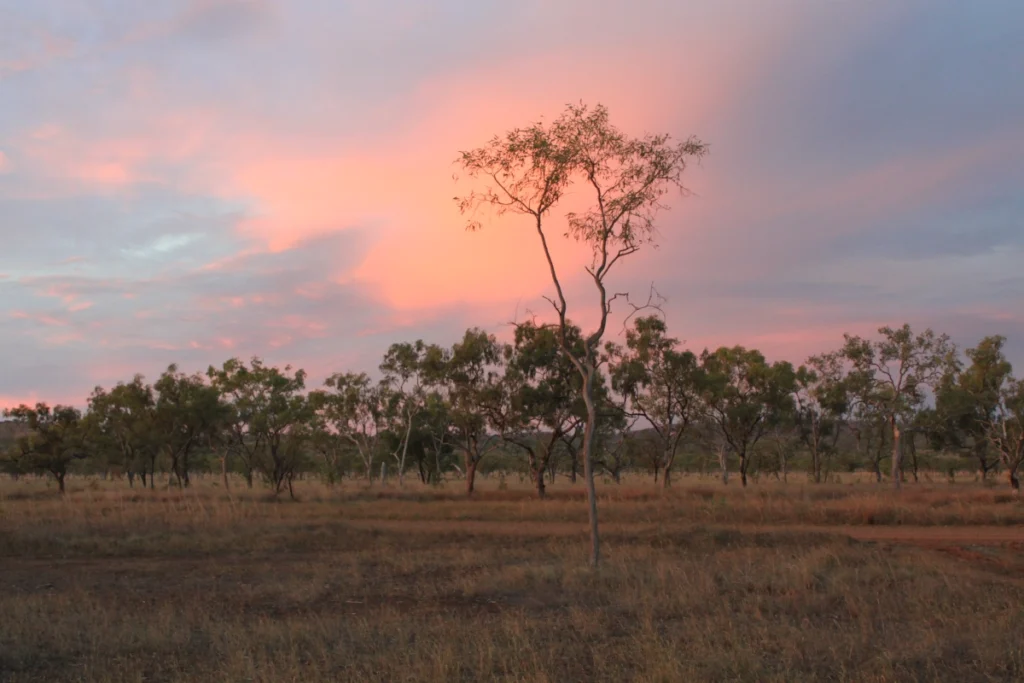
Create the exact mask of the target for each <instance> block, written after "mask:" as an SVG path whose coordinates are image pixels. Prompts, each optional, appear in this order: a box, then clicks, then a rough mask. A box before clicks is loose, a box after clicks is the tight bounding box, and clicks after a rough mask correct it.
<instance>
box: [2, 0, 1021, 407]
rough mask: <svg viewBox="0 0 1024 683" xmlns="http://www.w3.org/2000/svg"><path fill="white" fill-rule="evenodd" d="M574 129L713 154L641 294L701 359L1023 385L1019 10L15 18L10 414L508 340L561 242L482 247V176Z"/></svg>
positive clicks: (242, 0) (321, 1) (475, 6)
mask: <svg viewBox="0 0 1024 683" xmlns="http://www.w3.org/2000/svg"><path fill="white" fill-rule="evenodd" d="M579 101H584V102H587V103H598V102H600V103H603V104H605V105H607V107H608V108H609V110H610V112H611V117H612V120H613V122H615V123H616V124H617V125H618V126H619V127H621V128H622V129H623V130H625V131H627V132H629V133H633V134H642V133H644V132H667V133H672V134H673V135H674V136H677V137H680V138H685V137H687V136H689V135H696V136H698V137H700V138H701V139H703V140H705V141H707V142H708V143H709V144H710V146H711V153H710V155H709V156H708V157H707V158H706V159H705V160H704V161H703V162H702V163H701V164H700V165H699V166H693V167H691V168H690V169H688V170H687V172H686V183H687V185H688V186H689V188H690V189H691V190H692V191H693V195H692V196H690V197H687V198H679V197H673V198H672V200H671V202H670V203H671V207H672V208H671V210H670V211H668V212H665V213H664V214H662V215H661V216H660V221H659V231H660V240H659V241H660V248H659V249H657V250H646V251H642V252H641V253H639V254H637V255H635V256H633V257H631V261H630V262H629V263H628V264H627V265H626V267H625V268H623V270H622V271H620V272H619V273H618V275H617V278H616V279H615V282H614V289H615V290H616V291H619V290H625V289H628V290H631V291H632V292H634V293H635V294H637V295H638V296H640V297H641V298H645V297H646V293H647V291H648V290H649V288H650V287H651V285H652V283H653V284H654V286H655V287H657V289H658V290H659V291H660V292H661V293H662V295H664V296H665V298H666V299H667V303H666V304H665V313H666V315H667V318H668V323H669V327H670V330H671V332H672V333H673V334H674V336H677V337H679V338H680V339H683V340H686V342H687V345H688V346H690V347H691V348H695V349H697V350H699V349H701V348H703V347H705V346H716V345H720V344H737V343H738V344H743V345H747V346H755V347H758V348H761V349H762V350H763V351H765V353H766V354H767V355H768V356H769V357H770V358H772V359H780V358H786V359H789V360H792V361H795V362H800V361H802V360H803V359H804V358H805V357H806V356H807V355H808V354H809V353H812V352H817V351H823V350H828V349H830V348H834V347H836V346H838V345H839V344H840V343H841V341H842V333H843V332H844V331H849V332H852V333H857V334H862V335H869V334H872V333H873V332H874V330H875V329H876V328H877V327H878V326H879V325H882V324H887V323H889V324H901V323H903V322H904V321H908V322H910V323H911V324H913V325H914V326H916V327H924V326H933V327H935V328H936V329H937V330H940V331H945V332H948V333H949V334H950V335H951V336H952V337H953V338H954V340H955V341H956V342H957V343H959V344H961V345H964V346H969V345H971V344H973V343H974V342H976V341H977V340H978V339H979V338H981V337H982V336H984V335H987V334H994V333H1002V334H1005V335H1006V336H1008V337H1009V339H1010V344H1009V347H1010V348H1009V351H1010V356H1011V360H1013V361H1015V363H1016V364H1017V365H1018V370H1019V371H1024V4H1022V3H1021V2H1020V1H1019V0H985V1H984V2H966V1H963V0H897V1H893V2H880V1H879V2H854V1H853V0H848V1H844V0H773V1H766V0H701V1H698V0H688V1H686V2H680V1H678V0H674V1H669V0H665V1H660V2H659V1H655V0H631V1H630V2H603V1H601V0H590V1H588V2H584V1H583V0H560V1H558V2H555V1H549V2H541V1H540V0H521V1H520V2H515V3H509V2H500V3H499V2H487V1H484V0H478V1H473V2H471V1H469V0H461V1H458V2H456V1H452V0H446V1H440V0H438V1H433V2H429V3H428V2H411V1H386V0H380V1H378V2H371V1H369V0H353V1H350V2H344V1H340V0H339V1H328V0H287V2H285V1H284V0H280V1H276V2H275V1H272V0H147V1H146V2H139V1H136V0H93V1H91V2H81V1H79V0H33V1H32V2H28V1H26V0H0V237H2V244H0V406H3V405H10V404H11V403H14V402H19V401H29V400H37V399H41V400H47V401H50V402H70V403H74V404H77V405H82V404H84V399H85V396H86V395H87V394H88V393H89V391H91V389H92V388H93V387H94V386H96V385H97V384H100V385H105V386H109V385H111V384H113V383H115V382H116V381H118V380H125V379H130V377H131V376H132V375H133V374H134V373H135V372H141V373H143V374H145V375H146V376H147V377H148V378H149V379H154V378H155V377H156V376H157V375H158V374H159V373H160V371H161V370H162V369H164V368H165V367H166V366H167V364H169V363H171V362H178V363H179V364H180V365H181V367H182V368H183V369H186V370H200V369H205V368H206V366H207V365H209V364H210V363H220V362H222V361H223V360H225V359H227V358H229V357H231V356H239V357H242V358H247V357H250V356H252V355H258V356H261V357H264V358H265V359H266V360H268V361H269V362H273V363H282V364H283V363H288V362H290V363H292V364H293V365H296V366H299V367H303V368H305V369H306V370H308V371H309V372H310V374H311V381H312V383H313V384H319V383H320V382H321V381H322V380H323V378H324V377H326V376H327V375H328V374H329V373H331V372H334V371H340V370H367V371H372V370H374V369H375V368H376V366H377V364H378V362H379V358H380V355H381V353H382V352H383V350H384V349H385V348H386V347H387V345H388V344H390V343H391V342H393V341H402V340H415V339H418V338H423V339H425V340H427V341H436V342H439V343H444V344H451V343H452V342H454V341H455V340H456V338H457V337H458V336H460V335H461V333H462V331H464V330H465V329H466V327H468V326H474V325H478V326H480V327H483V328H485V329H487V330H490V331H493V332H495V333H496V334H499V335H507V334H508V323H509V321H512V320H514V319H523V318H524V317H525V316H527V315H529V314H530V312H531V311H533V312H538V313H541V312H543V310H544V306H545V305H546V304H544V302H543V299H541V296H542V295H543V294H545V293H546V292H547V291H548V289H549V287H548V285H549V282H548V280H547V279H546V274H545V270H544V267H543V266H544V264H543V263H542V261H541V253H540V252H539V245H538V244H537V241H536V236H535V234H533V233H531V232H530V226H529V225H528V224H527V223H525V222H523V221H521V220H516V219H515V218H511V217H510V218H505V219H501V220H500V221H493V222H489V223H488V224H487V225H486V226H485V229H484V230H483V231H482V232H479V233H467V232H466V231H465V230H464V222H463V219H462V218H461V217H460V216H459V215H458V212H457V209H456V207H455V204H454V203H453V201H452V198H453V196H454V195H456V194H459V193H462V192H466V191H468V190H469V189H470V187H469V186H468V185H466V184H465V182H464V181H460V182H456V181H455V180H454V179H453V174H455V172H456V171H457V169H456V167H455V166H454V165H453V160H454V159H455V157H456V155H457V153H458V151H459V150H462V149H467V148H471V147H474V146H478V145H480V144H483V143H484V142H486V140H487V139H488V138H489V137H490V136H491V135H492V134H494V133H499V132H503V131H505V130H507V129H509V128H511V127H514V126H517V125H525V124H528V123H530V122H532V121H535V120H537V119H539V118H540V117H545V118H547V119H550V118H554V117H555V116H557V115H558V114H559V113H560V112H561V110H562V108H563V107H564V106H565V104H566V103H568V102H579ZM556 234H559V235H560V233H559V232H557V228H556ZM559 239H561V238H559ZM557 256H558V258H559V261H560V263H561V264H562V265H563V267H564V268H565V272H566V273H567V274H568V275H567V281H568V287H569V290H570V292H571V294H572V299H571V301H570V315H573V317H575V318H578V319H580V320H582V321H584V322H587V321H589V320H590V319H591V317H592V313H591V311H592V309H593V308H594V305H595V304H594V300H593V298H592V296H591V291H590V290H589V289H587V287H586V283H585V282H584V280H583V279H582V278H580V277H579V274H580V273H581V272H582V271H580V270H579V268H578V264H579V262H580V254H579V253H578V252H577V251H576V248H575V247H574V245H572V244H569V243H567V242H566V243H560V244H559V247H558V249H557ZM577 311H579V312H578V313H577ZM618 330H619V327H616V328H614V333H613V335H612V337H613V338H615V336H616V335H617V334H618ZM1018 374H1020V373H1018Z"/></svg>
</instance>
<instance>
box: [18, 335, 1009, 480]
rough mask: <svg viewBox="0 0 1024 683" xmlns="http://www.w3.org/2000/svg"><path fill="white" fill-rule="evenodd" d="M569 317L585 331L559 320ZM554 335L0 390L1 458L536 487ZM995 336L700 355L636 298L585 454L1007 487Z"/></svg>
mask: <svg viewBox="0 0 1024 683" xmlns="http://www.w3.org/2000/svg"><path fill="white" fill-rule="evenodd" d="M569 336H570V338H571V339H573V340H577V341H576V342H574V343H579V341H578V340H579V339H580V338H581V332H580V331H579V329H578V328H576V327H574V326H571V325H570V327H569ZM556 337H557V330H556V329H554V328H552V327H547V326H543V325H539V324H534V323H532V322H528V323H525V324H521V325H519V326H518V327H516V329H515V330H514V339H513V340H512V341H511V342H509V343H500V342H498V341H497V340H496V339H495V338H494V336H492V335H489V334H486V333H484V332H482V331H481V330H479V329H471V330H467V332H466V334H465V336H464V337H463V339H462V340H461V341H459V342H457V343H456V344H454V345H453V346H451V347H450V348H446V347H441V346H438V345H434V344H426V343H424V342H422V341H416V342H414V343H399V344H394V345H392V346H391V348H390V349H388V351H387V353H386V354H385V356H384V359H383V361H382V363H381V365H380V373H379V379H371V378H370V377H369V376H368V375H366V374H364V373H352V372H348V373H338V374H335V375H332V376H331V377H330V378H328V379H327V381H326V382H325V383H324V385H323V386H322V387H317V388H312V389H311V388H308V387H307V386H306V374H305V373H304V372H303V371H302V370H294V369H292V368H291V367H288V366H286V367H283V368H278V367H271V366H268V365H266V364H264V363H263V362H262V361H261V360H260V359H258V358H254V359H252V360H251V361H249V362H248V363H246V362H244V361H241V360H238V359H230V360H228V361H226V362H225V363H224V364H223V365H222V366H220V367H210V368H208V370H207V371H206V372H205V373H193V374H187V373H183V372H181V371H180V370H179V369H178V368H176V367H173V366H172V367H170V368H168V369H167V371H165V372H164V373H163V374H162V375H161V376H160V377H158V378H157V379H156V381H155V382H153V383H147V382H146V380H145V378H143V377H141V376H136V377H134V378H132V379H131V380H130V381H128V382H124V383H119V384H117V385H116V386H114V387H110V388H102V387H97V388H96V390H95V391H94V392H93V393H92V394H91V395H90V396H89V397H88V407H87V409H86V410H85V411H84V412H81V411H79V410H78V409H76V408H73V407H69V406H49V405H47V404H45V403H40V404H37V405H35V406H25V405H22V406H18V407H14V408H10V409H8V410H6V411H5V412H4V416H5V418H6V420H7V423H5V427H6V432H5V434H6V436H5V439H6V443H5V444H4V455H3V461H2V462H3V470H4V472H5V473H6V474H7V475H9V476H13V477H26V476H30V475H40V476H45V477H49V478H51V479H52V480H53V482H54V483H55V484H56V486H57V487H58V488H59V489H60V490H61V491H63V490H64V488H65V481H66V477H67V476H68V475H69V474H81V475H92V476H99V477H102V478H117V479H123V480H124V485H125V486H127V487H142V488H151V489H153V488H166V487H168V486H173V487H187V486H189V484H190V482H191V480H192V479H193V478H194V477H196V476H203V477H213V476H220V477H222V478H223V480H224V482H225V485H226V486H229V484H228V477H227V475H229V474H234V475H240V476H241V478H242V479H243V480H244V482H245V485H246V486H247V487H249V488H251V487H253V486H257V485H262V486H266V487H268V488H269V490H270V491H272V492H273V493H274V494H275V495H281V494H284V495H292V496H294V482H295V481H296V479H313V478H317V479H321V480H322V481H323V482H324V483H326V484H329V485H330V484H335V483H337V482H340V481H344V480H355V481H362V482H365V484H366V485H370V486H380V485H388V486H401V485H403V484H404V483H405V481H406V480H407V479H409V478H413V479H418V480H419V481H420V482H422V483H424V484H433V485H452V486H454V485H459V486H463V487H465V490H466V492H467V493H469V494H472V492H473V490H474V486H475V482H476V478H477V477H478V476H481V475H483V476H488V477H497V478H500V479H507V478H517V479H519V480H524V479H527V478H528V479H529V481H530V482H532V485H533V486H534V487H535V489H536V491H537V493H538V495H539V496H540V497H543V496H544V495H545V493H546V491H547V490H548V487H550V486H552V485H554V486H557V485H558V483H559V482H560V481H564V482H567V483H574V482H576V481H577V478H578V477H579V476H580V473H581V472H582V463H581V460H580V458H581V440H582V436H583V426H584V423H585V420H586V410H585V407H584V406H583V402H582V400H581V398H580V386H579V385H580V380H579V376H578V373H576V371H575V369H574V368H573V367H572V366H571V364H570V363H569V362H568V361H567V360H566V357H565V356H564V354H562V353H561V351H560V349H559V345H558V340H557V338H556ZM1003 343H1004V340H1003V338H1001V337H988V338H985V339H983V340H981V341H980V342H979V343H978V344H977V345H976V346H975V347H974V348H971V349H968V350H967V351H966V353H965V354H962V355H961V354H959V353H958V352H957V350H956V349H955V348H954V347H953V346H952V344H951V343H950V342H949V340H948V339H946V338H945V337H944V336H941V335H936V334H934V333H933V332H932V331H931V330H926V331H925V332H923V333H921V334H915V333H914V332H913V331H912V330H911V329H910V328H909V327H907V326H904V327H901V328H896V329H892V328H883V329H882V330H880V331H879V333H878V335H877V336H876V337H874V338H860V337H852V336H847V337H846V339H845V343H843V344H842V345H841V347H839V348H837V349H836V350H834V351H831V352H828V353H824V354H821V355H817V356H814V357H812V358H809V359H807V361H806V362H804V363H803V364H800V365H794V364H792V363H789V362H786V361H776V362H769V361H768V360H766V359H765V357H764V356H763V355H762V354H761V353H760V352H758V351H757V350H756V349H745V348H743V347H738V346H737V347H723V348H719V349H717V350H714V351H710V350H704V351H702V352H700V353H699V354H697V353H694V352H692V351H689V350H685V349H682V348H681V347H680V345H679V343H678V342H677V341H676V340H675V339H673V338H672V337H670V336H669V332H668V330H667V329H666V327H665V324H664V322H663V321H662V319H661V318H659V317H657V316H642V317H637V318H635V319H634V320H633V321H632V323H631V326H630V328H629V330H628V332H627V333H626V334H625V335H624V343H621V344H616V343H608V344H606V345H605V347H604V348H603V352H602V357H601V368H602V371H601V373H600V374H599V376H598V380H597V382H596V386H597V389H596V391H595V396H596V397H597V404H598V410H599V414H600V416H601V423H600V428H599V430H598V432H597V434H598V438H597V439H596V449H595V457H594V463H595V466H596V468H597V470H598V473H599V476H603V477H605V478H607V479H609V480H611V481H619V480H620V479H621V478H622V476H623V475H624V474H627V473H629V474H634V475H639V474H644V475H646V476H650V477H652V478H653V479H654V480H655V481H657V482H659V484H660V485H661V486H663V487H668V486H670V485H671V483H672V479H673V476H674V475H678V474H680V473H689V474H699V475H701V476H707V477H716V478H720V479H721V480H722V481H723V482H726V483H728V482H730V475H732V476H733V477H734V478H736V479H738V481H737V482H736V483H737V484H738V485H741V486H746V485H747V484H748V483H749V482H750V481H752V480H755V481H756V480H759V479H763V478H771V479H773V480H781V481H786V480H788V479H789V478H790V477H791V476H793V475H797V476H801V475H803V476H806V477H807V480H809V481H811V482H814V483H822V482H827V481H829V480H830V479H836V478H841V477H842V475H844V474H849V473H852V472H856V471H862V472H869V473H870V474H871V476H872V477H874V478H875V479H876V480H877V481H878V482H879V483H881V482H883V481H887V482H889V483H891V484H893V485H895V486H897V487H898V486H899V485H900V484H901V483H902V482H905V481H918V480H919V479H920V478H921V476H922V473H923V472H927V473H928V476H929V477H930V478H935V477H942V478H949V479H950V480H953V481H955V480H956V478H957V477H972V478H975V479H983V480H995V479H997V478H1002V479H1003V480H1004V481H1005V482H1006V483H1007V484H1008V485H1009V487H1010V488H1011V490H1012V491H1013V492H1014V493H1017V492H1019V489H1020V483H1019V468H1020V464H1021V460H1022V458H1024V438H1022V424H1024V385H1022V382H1021V381H1020V380H1017V379H1015V378H1014V376H1013V374H1012V368H1011V366H1010V364H1009V362H1008V361H1007V360H1006V358H1005V356H1004V355H1003V352H1002V346H1003ZM455 482H459V483H458V484H456V483H455Z"/></svg>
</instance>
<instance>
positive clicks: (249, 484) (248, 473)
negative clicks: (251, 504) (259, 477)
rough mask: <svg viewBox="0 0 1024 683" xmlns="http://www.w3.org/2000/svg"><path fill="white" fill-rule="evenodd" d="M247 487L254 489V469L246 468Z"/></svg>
mask: <svg viewBox="0 0 1024 683" xmlns="http://www.w3.org/2000/svg"><path fill="white" fill-rule="evenodd" d="M245 485H246V486H247V487H249V488H250V489H251V488H252V467H246V468H245Z"/></svg>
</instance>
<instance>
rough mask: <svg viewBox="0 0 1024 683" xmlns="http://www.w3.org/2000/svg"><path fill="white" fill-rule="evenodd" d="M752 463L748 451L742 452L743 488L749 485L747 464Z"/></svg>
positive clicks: (741, 473) (741, 479) (741, 476)
mask: <svg viewBox="0 0 1024 683" xmlns="http://www.w3.org/2000/svg"><path fill="white" fill-rule="evenodd" d="M749 464H750V460H749V459H748V458H747V454H746V453H740V484H741V485H742V486H743V488H746V487H747V466H748V465H749Z"/></svg>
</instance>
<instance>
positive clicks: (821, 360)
mask: <svg viewBox="0 0 1024 683" xmlns="http://www.w3.org/2000/svg"><path fill="white" fill-rule="evenodd" d="M795 380H796V385H795V391H794V393H793V397H794V400H795V406H794V407H795V411H796V412H795V417H796V426H797V430H798V433H799V436H800V440H801V441H803V443H804V445H806V446H807V449H808V451H809V452H810V455H811V478H812V479H813V481H814V483H816V484H820V483H821V482H822V480H823V478H825V477H827V476H828V474H827V468H826V466H827V463H828V461H829V459H830V458H831V457H832V456H833V455H835V454H836V452H837V447H838V444H839V437H840V436H841V435H842V433H843V429H844V428H845V426H846V424H847V422H848V420H849V417H850V412H851V410H852V408H853V401H852V399H851V396H850V389H851V382H850V380H849V378H848V377H847V373H846V369H845V367H844V365H843V357H842V355H841V354H840V353H835V352H833V353H825V354H821V355H817V356H811V357H810V358H808V359H807V364H806V365H802V366H800V368H798V369H797V373H796V378H795ZM823 475H824V476H823Z"/></svg>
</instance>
